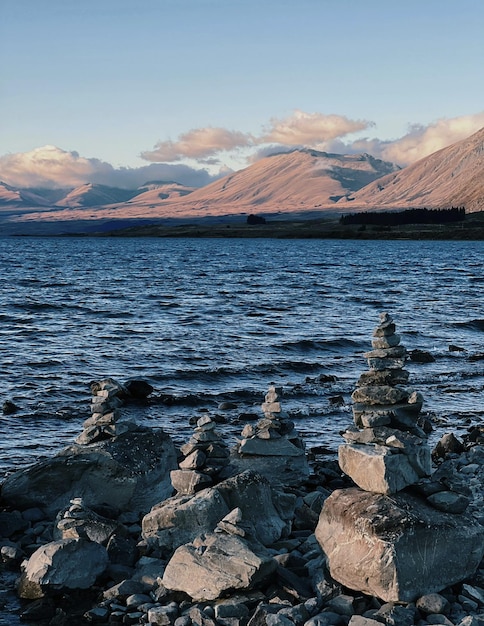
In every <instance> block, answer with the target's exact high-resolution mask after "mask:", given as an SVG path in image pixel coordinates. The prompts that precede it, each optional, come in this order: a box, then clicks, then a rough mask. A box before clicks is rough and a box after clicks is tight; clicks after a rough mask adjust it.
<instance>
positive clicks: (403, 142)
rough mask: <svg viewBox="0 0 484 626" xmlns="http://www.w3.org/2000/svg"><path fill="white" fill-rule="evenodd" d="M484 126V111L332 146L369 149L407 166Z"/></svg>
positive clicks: (347, 149) (346, 149)
mask: <svg viewBox="0 0 484 626" xmlns="http://www.w3.org/2000/svg"><path fill="white" fill-rule="evenodd" d="M482 127H484V112H482V113H476V114H474V115H464V116H461V117H454V118H451V119H440V120H437V121H436V122H433V123H432V124H429V125H428V126H423V125H421V124H414V125H412V126H410V128H409V131H408V133H407V134H406V135H404V136H403V137H400V138H399V139H395V140H392V141H382V140H381V139H377V138H373V139H368V138H364V139H356V140H355V141H353V142H351V143H344V142H342V141H339V140H336V141H334V142H332V143H331V145H330V149H331V150H332V151H334V152H340V153H344V152H347V153H358V152H368V154H371V155H372V156H374V157H377V158H380V159H384V160H385V161H392V162H393V163H397V164H398V165H401V166H406V165H410V164H411V163H415V162H416V161H418V160H420V159H423V158H424V157H426V156H428V155H429V154H432V153H433V152H436V151H437V150H441V149H442V148H446V147H447V146H450V145H452V144H453V143H456V142H458V141H461V140H462V139H465V138H466V137H469V136H470V135H472V134H474V133H476V132H477V131H478V130H479V129H481V128H482Z"/></svg>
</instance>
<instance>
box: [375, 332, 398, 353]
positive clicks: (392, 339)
mask: <svg viewBox="0 0 484 626" xmlns="http://www.w3.org/2000/svg"><path fill="white" fill-rule="evenodd" d="M399 343H400V335H397V334H396V333H395V334H393V335H383V336H382V337H373V339H372V340H371V346H372V348H374V349H375V350H380V349H381V348H394V347H395V346H398V344H399Z"/></svg>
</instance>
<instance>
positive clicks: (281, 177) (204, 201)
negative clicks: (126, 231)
mask: <svg viewBox="0 0 484 626" xmlns="http://www.w3.org/2000/svg"><path fill="white" fill-rule="evenodd" d="M395 169H396V166H395V165H393V164H392V163H387V162H385V161H380V160H378V159H374V158H373V157H371V156H370V155H367V154H362V155H339V154H327V153H325V152H317V151H315V150H294V151H292V152H285V153H281V154H276V155H273V156H270V157H266V158H265V159H261V160H260V161H258V162H256V163H254V164H253V165H250V166H249V167H247V168H245V169H243V170H240V171H238V172H234V173H233V174H230V175H228V176H226V177H225V178H221V179H219V180H217V181H215V182H213V183H211V184H210V185H207V186H206V187H202V188H201V189H197V190H195V191H193V192H192V193H191V194H190V196H189V197H187V198H185V199H182V200H179V201H176V202H170V203H169V204H167V205H160V206H159V207H156V209H155V212H158V211H157V209H158V210H159V212H160V215H163V216H166V215H167V214H168V208H170V210H171V211H174V212H175V213H176V214H177V215H178V216H180V215H182V214H190V215H200V216H201V215H202V214H204V213H207V212H208V213H209V214H210V215H215V214H220V215H223V214H230V213H247V212H249V213H253V212H264V213H274V212H279V211H281V212H290V211H301V210H318V209H319V208H320V207H328V206H331V205H334V204H335V202H336V201H337V200H339V199H340V198H341V197H343V196H345V195H347V194H349V193H352V192H353V191H355V190H357V189H360V188H361V187H363V186H364V185H366V184H368V183H369V182H371V181H373V180H375V179H377V178H380V177H381V176H383V175H385V174H387V173H388V172H393V171H394V170H395ZM138 199H139V198H135V199H134V200H133V201H132V202H131V204H132V205H137V204H138V202H137V201H138Z"/></svg>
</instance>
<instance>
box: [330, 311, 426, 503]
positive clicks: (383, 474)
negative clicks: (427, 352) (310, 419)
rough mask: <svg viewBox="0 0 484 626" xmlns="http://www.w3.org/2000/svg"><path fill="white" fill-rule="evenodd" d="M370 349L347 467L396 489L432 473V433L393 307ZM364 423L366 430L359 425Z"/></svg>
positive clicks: (344, 449)
mask: <svg viewBox="0 0 484 626" xmlns="http://www.w3.org/2000/svg"><path fill="white" fill-rule="evenodd" d="M372 346H373V348H374V350H372V351H371V352H367V353H366V354H365V357H366V358H367V359H368V365H369V367H370V371H368V372H364V373H363V374H361V376H360V379H359V381H358V387H357V389H356V390H355V391H354V392H353V394H352V399H353V402H354V404H353V416H354V421H355V424H356V427H357V428H355V429H352V430H348V431H347V432H346V433H345V434H344V435H343V436H344V438H345V440H346V441H347V444H346V445H343V446H340V448H339V451H338V457H339V463H340V467H341V469H342V470H343V471H344V472H345V473H346V474H347V475H348V476H350V477H351V478H352V479H353V480H354V482H355V483H356V484H357V485H358V486H359V487H361V488H362V489H365V490H367V491H373V492H376V493H386V494H389V493H396V492H397V491H400V490H401V489H404V488H405V487H407V486H408V485H413V484H415V483H416V482H418V481H419V480H420V479H421V478H423V477H425V476H429V475H430V473H431V458H430V449H429V448H428V446H427V445H426V435H425V433H424V431H423V430H422V429H421V428H420V427H419V426H418V425H417V420H418V417H419V413H420V410H421V408H422V402H423V398H422V396H421V394H420V393H418V392H417V391H414V390H412V389H406V388H405V387H404V386H403V385H404V384H405V383H406V382H407V381H408V378H409V373H408V372H407V371H406V370H405V369H404V364H405V354H406V349H405V347H404V346H402V345H400V336H399V335H397V334H396V333H395V324H394V322H393V319H392V318H391V316H390V315H388V313H382V314H381V315H380V324H379V325H378V326H377V327H376V329H375V330H374V333H373V339H372ZM359 429H361V430H359Z"/></svg>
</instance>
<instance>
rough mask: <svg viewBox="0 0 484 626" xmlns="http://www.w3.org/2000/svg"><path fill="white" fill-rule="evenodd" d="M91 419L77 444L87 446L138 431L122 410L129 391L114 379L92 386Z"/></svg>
mask: <svg viewBox="0 0 484 626" xmlns="http://www.w3.org/2000/svg"><path fill="white" fill-rule="evenodd" d="M91 393H92V400H91V417H89V418H88V419H87V420H86V421H85V422H84V424H83V431H82V433H81V434H80V435H79V436H78V437H77V439H76V443H79V444H82V445H87V444H90V443H94V442H96V441H102V440H103V439H109V438H110V437H116V436H117V435H122V434H123V433H126V432H129V431H133V430H136V428H137V425H136V422H134V421H133V420H130V419H126V418H123V416H122V413H121V411H120V408H121V407H122V406H123V404H124V400H125V399H126V398H127V397H128V396H129V391H128V390H127V388H126V387H125V386H124V385H121V384H120V383H118V382H117V381H115V380H113V379H112V378H106V379H105V380H101V381H99V382H95V383H92V385H91Z"/></svg>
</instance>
